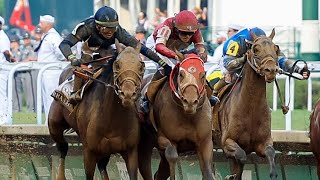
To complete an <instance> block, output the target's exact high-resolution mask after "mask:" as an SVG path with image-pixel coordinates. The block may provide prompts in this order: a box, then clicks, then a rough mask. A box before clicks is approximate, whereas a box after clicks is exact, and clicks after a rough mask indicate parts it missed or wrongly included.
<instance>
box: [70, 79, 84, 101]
mask: <svg viewBox="0 0 320 180" xmlns="http://www.w3.org/2000/svg"><path fill="white" fill-rule="evenodd" d="M81 86H82V79H81V78H79V77H77V76H75V78H74V84H73V92H71V94H70V99H69V103H71V104H77V103H78V102H80V101H81V95H80V91H81Z"/></svg>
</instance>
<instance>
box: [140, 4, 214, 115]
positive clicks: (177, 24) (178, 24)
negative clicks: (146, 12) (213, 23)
mask: <svg viewBox="0 0 320 180" xmlns="http://www.w3.org/2000/svg"><path fill="white" fill-rule="evenodd" d="M191 44H193V45H194V47H195V49H196V51H197V54H198V55H199V57H200V58H201V59H202V60H203V61H204V62H206V61H207V54H208V52H207V50H206V48H205V46H204V41H203V37H202V34H201V31H200V29H199V24H198V20H197V18H196V16H195V15H194V14H193V13H192V12H191V11H187V10H184V11H181V12H179V13H178V14H176V15H175V17H171V18H167V19H166V20H165V21H164V22H163V23H161V24H160V25H158V26H157V27H156V29H155V30H154V33H153V34H151V35H150V36H149V37H148V39H147V42H146V46H147V47H149V48H150V49H152V50H154V51H155V52H156V53H157V54H158V55H159V56H160V57H161V59H162V60H163V61H164V62H165V63H167V64H169V65H170V66H171V67H174V66H175V65H176V64H177V62H178V61H179V59H178V56H177V54H176V53H175V50H177V51H181V50H186V49H187V48H188V47H189V45H191ZM159 70H160V71H159ZM164 75H167V76H169V74H168V73H166V72H165V73H164V74H163V73H162V72H161V68H159V69H158V71H157V72H156V73H155V74H154V76H153V78H152V81H151V83H152V82H154V81H157V80H159V79H161V78H162V77H164ZM143 101H144V102H143V104H142V110H143V111H144V113H148V111H149V108H148V106H149V105H148V99H147V97H146V96H145V98H144V100H143Z"/></svg>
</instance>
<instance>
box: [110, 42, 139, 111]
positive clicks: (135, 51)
mask: <svg viewBox="0 0 320 180" xmlns="http://www.w3.org/2000/svg"><path fill="white" fill-rule="evenodd" d="M116 47H117V50H118V53H119V55H118V56H117V59H116V61H115V62H114V63H113V72H114V85H115V87H116V90H115V91H116V93H117V94H118V96H119V98H120V99H121V101H122V105H123V106H125V107H127V106H131V105H133V104H134V102H135V101H136V100H137V98H138V97H139V93H140V90H141V81H142V77H143V74H144V70H145V65H144V62H143V61H142V60H141V58H140V48H141V44H140V43H139V45H138V46H137V47H136V48H132V47H126V48H124V47H123V46H121V44H119V43H118V42H117V41H116Z"/></svg>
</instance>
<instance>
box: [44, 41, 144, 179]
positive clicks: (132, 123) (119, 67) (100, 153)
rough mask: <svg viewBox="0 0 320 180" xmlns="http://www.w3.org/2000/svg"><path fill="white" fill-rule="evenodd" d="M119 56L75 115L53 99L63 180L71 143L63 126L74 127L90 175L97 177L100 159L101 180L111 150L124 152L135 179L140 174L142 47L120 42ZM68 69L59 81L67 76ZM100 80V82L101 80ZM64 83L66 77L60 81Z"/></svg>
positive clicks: (51, 121) (51, 125)
mask: <svg viewBox="0 0 320 180" xmlns="http://www.w3.org/2000/svg"><path fill="white" fill-rule="evenodd" d="M116 47H117V50H118V53H119V55H118V56H117V58H116V60H115V61H114V62H113V65H112V68H111V65H106V66H104V67H102V68H103V72H102V73H101V75H100V76H99V77H98V78H97V79H98V80H96V81H93V83H92V84H91V85H90V87H89V88H88V89H87V91H85V93H84V96H83V99H82V101H81V102H80V103H79V104H78V105H77V107H76V108H75V110H74V111H75V113H72V114H74V115H73V116H72V115H70V112H69V111H68V110H67V109H66V108H64V107H63V106H62V105H61V104H60V103H59V102H58V101H53V103H52V105H51V108H50V113H49V118H48V119H49V122H48V126H49V131H50V135H51V137H52V139H53V140H54V141H55V142H56V144H57V149H58V151H59V152H60V161H59V170H58V179H65V174H64V164H65V157H66V155H67V151H68V143H67V142H66V140H65V138H64V131H65V130H66V129H69V128H73V129H74V130H75V132H76V133H77V134H78V135H79V137H80V140H81V142H82V143H83V150H84V151H83V154H84V168H85V173H86V179H91V180H92V179H93V176H94V172H95V167H96V164H97V165H98V169H99V171H100V174H101V176H102V179H109V178H108V173H107V171H106V166H107V164H108V161H109V158H110V155H111V154H114V153H120V154H121V155H122V157H123V158H124V160H125V163H126V166H127V170H128V174H129V177H130V179H137V169H138V157H137V145H138V142H139V121H138V117H137V113H136V109H135V106H134V104H135V101H136V99H137V98H138V96H139V92H140V89H141V81H142V77H143V73H144V69H145V66H144V62H143V61H142V60H141V58H140V53H139V51H140V47H141V45H140V44H139V45H138V47H137V48H135V49H134V48H132V47H126V48H122V47H121V46H120V44H118V42H117V41H116ZM67 71H69V72H70V69H68V70H65V72H64V73H62V74H61V77H60V80H62V79H63V80H64V79H66V78H67V77H70V74H69V76H67V74H68V73H67ZM97 81H99V82H100V83H99V82H97ZM60 82H62V81H60Z"/></svg>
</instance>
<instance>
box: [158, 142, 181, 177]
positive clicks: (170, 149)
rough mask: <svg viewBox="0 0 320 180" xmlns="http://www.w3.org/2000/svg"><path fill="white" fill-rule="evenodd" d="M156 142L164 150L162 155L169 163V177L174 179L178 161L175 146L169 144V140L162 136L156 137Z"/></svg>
mask: <svg viewBox="0 0 320 180" xmlns="http://www.w3.org/2000/svg"><path fill="white" fill-rule="evenodd" d="M158 143H159V147H160V149H161V150H164V155H165V158H166V160H167V161H168V163H169V168H170V179H171V180H174V179H175V169H176V164H177V161H178V152H177V148H176V147H175V146H174V145H172V144H171V142H170V140H169V139H167V138H166V137H164V136H159V137H158Z"/></svg>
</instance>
